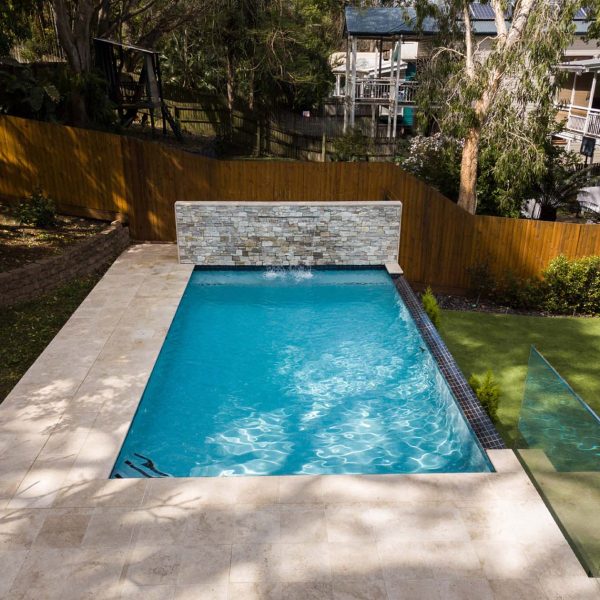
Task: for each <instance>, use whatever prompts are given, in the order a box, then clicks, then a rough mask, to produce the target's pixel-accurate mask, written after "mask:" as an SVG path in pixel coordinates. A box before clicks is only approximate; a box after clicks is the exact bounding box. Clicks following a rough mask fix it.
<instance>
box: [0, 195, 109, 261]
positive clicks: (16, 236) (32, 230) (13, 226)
mask: <svg viewBox="0 0 600 600" xmlns="http://www.w3.org/2000/svg"><path fill="white" fill-rule="evenodd" d="M105 227H106V222H104V221H97V220H94V219H83V218H79V217H68V216H63V215H59V216H58V217H57V225H56V226H55V227H51V228H48V229H39V228H36V227H29V226H26V225H19V223H17V222H16V221H15V219H14V218H13V217H12V212H11V209H10V206H8V205H7V204H0V272H4V271H10V270H12V269H17V268H19V267H22V266H25V265H27V264H29V263H32V262H35V261H38V260H41V259H43V258H47V257H49V256H56V255H57V254H60V253H61V252H63V251H64V250H65V249H66V248H67V247H69V246H71V245H73V244H76V243H77V242H79V241H81V240H83V239H85V238H87V237H90V236H93V235H96V234H97V233H99V232H100V231H102V229H104V228H105Z"/></svg>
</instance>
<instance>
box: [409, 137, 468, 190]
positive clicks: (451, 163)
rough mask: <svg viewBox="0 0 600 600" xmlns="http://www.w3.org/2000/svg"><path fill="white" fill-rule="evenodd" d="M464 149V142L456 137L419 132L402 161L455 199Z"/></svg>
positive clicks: (419, 176)
mask: <svg viewBox="0 0 600 600" xmlns="http://www.w3.org/2000/svg"><path fill="white" fill-rule="evenodd" d="M461 152H462V143H461V142H460V141H459V140H456V139H455V138H450V137H447V136H444V135H443V134H441V133H435V134H433V135H431V136H422V135H418V136H415V137H414V138H412V139H411V141H410V147H409V150H408V156H407V158H405V159H404V160H403V161H401V163H400V164H401V166H402V168H403V169H405V170H406V171H408V172H410V173H413V174H414V175H416V176H417V177H418V178H419V179H422V180H423V181H425V182H426V183H428V184H429V185H431V186H433V187H435V188H436V189H438V190H439V191H440V192H441V193H442V194H444V195H445V196H447V197H448V198H450V199H451V200H454V201H455V202H456V200H458V183H459V178H460V155H461Z"/></svg>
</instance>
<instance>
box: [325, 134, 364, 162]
mask: <svg viewBox="0 0 600 600" xmlns="http://www.w3.org/2000/svg"><path fill="white" fill-rule="evenodd" d="M371 149H372V141H371V138H370V137H367V136H366V135H365V134H364V133H363V132H362V131H361V130H360V129H351V130H350V131H348V132H347V133H345V134H344V135H343V136H341V137H339V138H336V139H335V140H334V142H333V160H334V161H336V162H358V161H364V160H368V157H369V153H370V152H371Z"/></svg>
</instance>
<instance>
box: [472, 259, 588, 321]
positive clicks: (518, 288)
mask: <svg viewBox="0 0 600 600" xmlns="http://www.w3.org/2000/svg"><path fill="white" fill-rule="evenodd" d="M469 273H470V279H471V294H472V295H473V296H476V297H477V298H478V299H479V298H487V299H489V300H492V301H493V302H496V303H498V304H501V305H503V306H510V307H512V308H516V309H526V310H540V311H547V312H549V313H552V314H573V315H574V314H585V315H599V314H600V256H587V257H584V258H575V259H569V258H567V257H566V256H563V255H561V256H558V257H556V258H555V259H553V260H552V261H550V263H549V265H548V267H547V268H546V269H545V270H544V271H542V272H541V273H540V275H539V276H538V277H532V278H521V277H517V276H516V275H515V274H514V273H510V272H508V273H504V274H503V275H502V276H495V275H494V274H493V273H491V271H490V268H489V263H488V262H487V261H482V262H480V263H478V264H477V265H475V266H473V267H472V268H471V269H469Z"/></svg>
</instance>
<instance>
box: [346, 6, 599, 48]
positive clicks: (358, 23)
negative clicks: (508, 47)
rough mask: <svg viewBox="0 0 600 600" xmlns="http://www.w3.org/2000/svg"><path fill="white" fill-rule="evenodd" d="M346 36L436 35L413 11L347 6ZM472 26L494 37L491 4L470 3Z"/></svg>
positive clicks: (579, 26)
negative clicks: (418, 25)
mask: <svg viewBox="0 0 600 600" xmlns="http://www.w3.org/2000/svg"><path fill="white" fill-rule="evenodd" d="M510 12H511V11H507V14H506V19H507V21H506V23H507V27H510V20H509V19H510ZM345 13H346V25H345V27H346V32H347V33H348V35H351V36H353V37H359V38H360V37H362V38H370V39H379V38H390V37H398V36H400V35H402V36H404V37H405V38H412V39H419V38H423V37H427V36H430V35H433V34H435V33H436V31H437V26H436V22H435V19H433V18H431V17H427V18H426V19H424V21H423V23H422V26H421V28H420V30H419V29H418V28H417V18H416V12H415V10H414V9H413V8H410V7H403V8H398V7H396V8H381V7H372V8H360V7H354V6H347V7H346V9H345ZM573 21H574V23H575V35H585V34H586V33H587V31H588V28H589V25H590V24H589V21H588V20H587V15H586V13H585V11H584V10H579V11H578V12H577V14H576V15H575V18H574V19H573ZM471 22H472V26H473V31H474V32H475V35H483V36H486V35H494V34H495V33H496V24H495V21H494V11H493V10H492V7H491V6H490V5H489V4H482V3H481V2H472V3H471Z"/></svg>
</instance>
